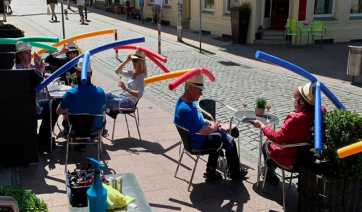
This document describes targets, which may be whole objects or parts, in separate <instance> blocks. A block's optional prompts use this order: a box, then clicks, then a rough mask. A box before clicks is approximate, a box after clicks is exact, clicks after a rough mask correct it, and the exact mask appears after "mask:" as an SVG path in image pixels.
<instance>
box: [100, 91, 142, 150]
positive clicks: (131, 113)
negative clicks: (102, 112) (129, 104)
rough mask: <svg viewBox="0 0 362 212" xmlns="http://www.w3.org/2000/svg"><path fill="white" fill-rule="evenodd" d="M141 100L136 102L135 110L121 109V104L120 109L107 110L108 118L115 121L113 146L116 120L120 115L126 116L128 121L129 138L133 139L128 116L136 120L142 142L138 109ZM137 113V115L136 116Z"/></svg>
mask: <svg viewBox="0 0 362 212" xmlns="http://www.w3.org/2000/svg"><path fill="white" fill-rule="evenodd" d="M120 90H122V89H116V90H112V91H109V92H115V91H120ZM138 102H139V100H138V101H137V102H136V104H135V106H134V107H133V108H121V107H120V104H121V103H119V104H118V108H113V109H106V114H107V115H108V116H110V117H111V118H112V119H113V120H114V121H113V131H112V144H113V138H114V129H115V126H116V119H117V115H118V114H124V118H125V120H126V124H127V130H128V137H131V134H130V132H129V126H128V121H127V115H129V116H131V117H132V118H134V120H135V122H136V127H137V132H138V136H139V139H140V140H141V133H140V129H139V125H140V116H139V113H138V108H137V104H138ZM136 112H137V115H136Z"/></svg>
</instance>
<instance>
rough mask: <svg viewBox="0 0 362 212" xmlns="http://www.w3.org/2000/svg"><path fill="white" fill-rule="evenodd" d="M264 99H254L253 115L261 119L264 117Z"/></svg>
mask: <svg viewBox="0 0 362 212" xmlns="http://www.w3.org/2000/svg"><path fill="white" fill-rule="evenodd" d="M265 106H266V99H265V98H264V97H261V98H257V99H255V115H256V116H259V117H262V116H263V115H264V111H265Z"/></svg>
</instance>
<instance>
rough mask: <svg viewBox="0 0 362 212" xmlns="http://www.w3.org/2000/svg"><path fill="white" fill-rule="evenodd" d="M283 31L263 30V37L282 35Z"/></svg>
mask: <svg viewBox="0 0 362 212" xmlns="http://www.w3.org/2000/svg"><path fill="white" fill-rule="evenodd" d="M284 34H285V31H284V30H264V31H263V35H284Z"/></svg>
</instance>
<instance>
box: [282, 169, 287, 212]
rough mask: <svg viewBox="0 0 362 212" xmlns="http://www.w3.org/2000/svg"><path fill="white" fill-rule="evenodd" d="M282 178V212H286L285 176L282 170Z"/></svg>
mask: <svg viewBox="0 0 362 212" xmlns="http://www.w3.org/2000/svg"><path fill="white" fill-rule="evenodd" d="M282 177H283V179H282V180H283V209H284V212H286V211H287V210H286V209H285V174H284V169H282Z"/></svg>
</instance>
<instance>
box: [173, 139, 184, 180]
mask: <svg viewBox="0 0 362 212" xmlns="http://www.w3.org/2000/svg"><path fill="white" fill-rule="evenodd" d="M180 147H181V146H180ZM183 156H184V151H182V153H181V155H180V159H179V160H178V164H177V168H176V171H175V177H176V175H177V172H178V168H179V167H180V164H181V160H182V157H183Z"/></svg>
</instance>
